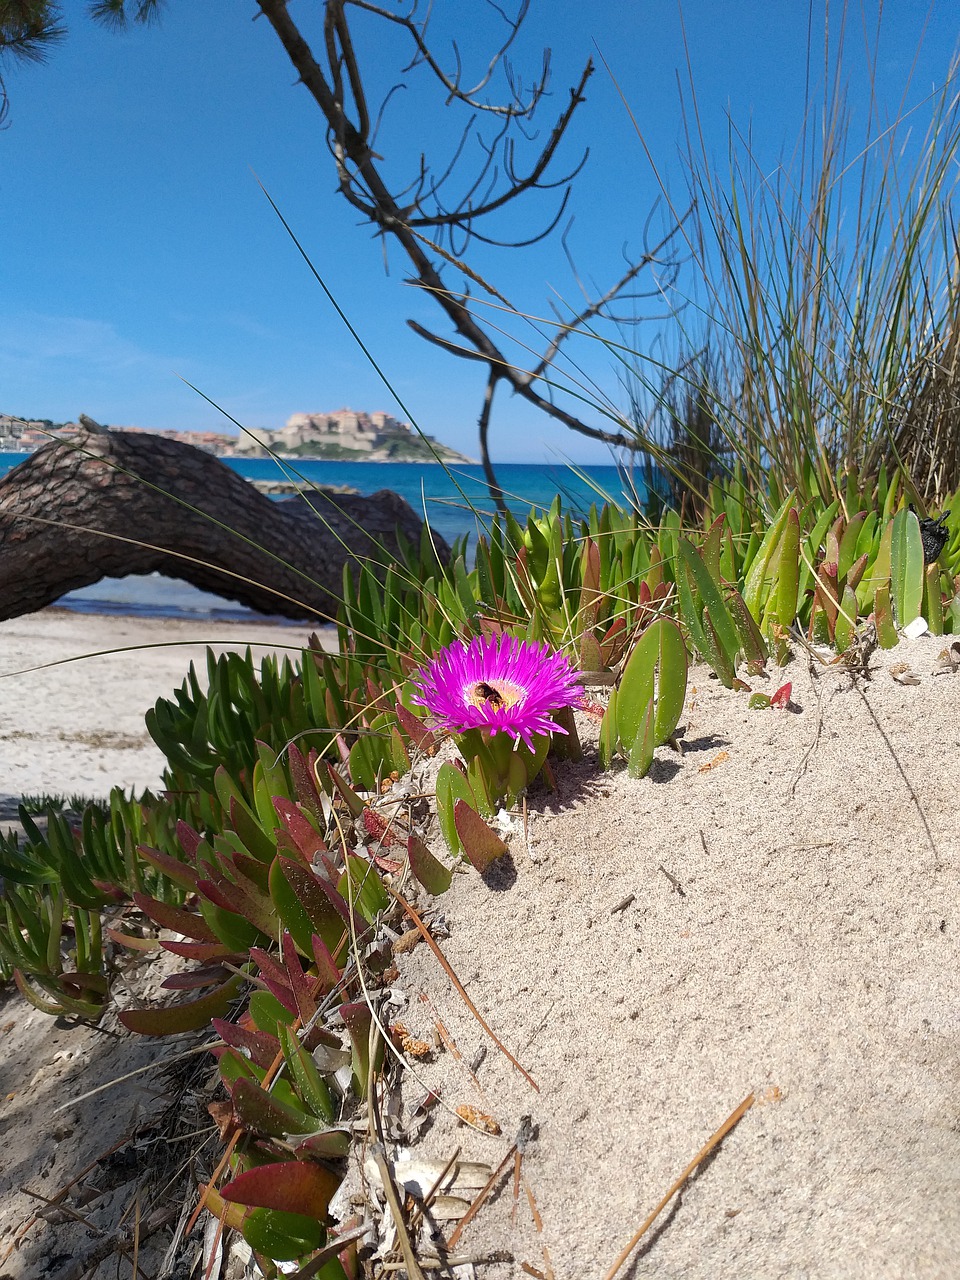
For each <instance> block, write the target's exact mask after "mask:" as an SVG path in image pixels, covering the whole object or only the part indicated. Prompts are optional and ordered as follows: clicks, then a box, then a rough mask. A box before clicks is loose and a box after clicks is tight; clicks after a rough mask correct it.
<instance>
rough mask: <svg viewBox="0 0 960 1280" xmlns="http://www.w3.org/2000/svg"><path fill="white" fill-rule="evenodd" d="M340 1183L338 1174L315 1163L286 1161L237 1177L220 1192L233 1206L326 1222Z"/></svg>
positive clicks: (249, 1171)
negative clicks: (301, 1216)
mask: <svg viewBox="0 0 960 1280" xmlns="http://www.w3.org/2000/svg"><path fill="white" fill-rule="evenodd" d="M340 1182H341V1179H340V1178H339V1177H338V1176H337V1174H335V1173H331V1171H330V1170H329V1169H326V1168H324V1167H323V1166H322V1165H319V1164H314V1163H313V1162H312V1161H308V1160H284V1161H282V1162H281V1163H280V1164H263V1165H260V1166H259V1167H258V1168H256V1169H248V1170H247V1172H246V1173H240V1174H237V1176H236V1177H235V1178H234V1179H233V1181H232V1182H228V1183H227V1185H226V1186H225V1187H221V1189H220V1192H221V1195H222V1196H223V1198H224V1200H228V1201H230V1202H232V1203H233V1204H244V1205H251V1206H255V1207H256V1208H260V1209H278V1210H279V1211H280V1212H281V1213H302V1214H303V1215H304V1217H306V1218H315V1219H317V1220H319V1221H322V1220H323V1219H324V1218H325V1217H326V1216H327V1209H328V1207H329V1205H330V1201H331V1199H332V1198H333V1196H334V1195H335V1194H336V1192H337V1190H338V1189H339V1187H340Z"/></svg>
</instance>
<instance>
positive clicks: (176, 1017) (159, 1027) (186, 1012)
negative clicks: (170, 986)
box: [117, 974, 244, 1036]
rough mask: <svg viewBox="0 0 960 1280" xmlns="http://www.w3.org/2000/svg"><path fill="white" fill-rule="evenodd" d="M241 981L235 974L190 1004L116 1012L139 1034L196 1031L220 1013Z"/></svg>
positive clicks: (158, 1034) (234, 994) (240, 977)
mask: <svg viewBox="0 0 960 1280" xmlns="http://www.w3.org/2000/svg"><path fill="white" fill-rule="evenodd" d="M243 981H244V979H243V978H242V976H240V975H239V974H238V975H236V976H235V977H233V978H231V979H230V981H229V982H225V983H224V984H223V986H222V987H219V988H218V989H217V990H216V991H211V992H210V993H209V995H205V996H201V997H200V999H199V1000H192V1001H190V1003H189V1004H176V1005H171V1006H170V1007H169V1008H166V1009H124V1010H123V1012H122V1013H120V1014H118V1015H117V1016H118V1017H119V1019H120V1021H121V1022H122V1023H123V1025H124V1026H125V1027H126V1028H127V1030H128V1031H135V1032H136V1033H137V1034H138V1035H142V1036H175V1035H179V1034H180V1032H181V1031H199V1030H200V1028H201V1027H205V1026H207V1025H208V1024H209V1022H210V1019H211V1018H221V1017H223V1015H224V1014H225V1013H226V1012H227V1009H228V1008H229V1007H230V1001H231V1000H233V999H234V998H235V997H236V995H237V994H238V992H239V991H240V989H241V987H242V985H243Z"/></svg>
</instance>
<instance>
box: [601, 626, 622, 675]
mask: <svg viewBox="0 0 960 1280" xmlns="http://www.w3.org/2000/svg"><path fill="white" fill-rule="evenodd" d="M626 633H627V624H626V623H625V622H624V620H623V618H617V619H616V620H615V621H614V622H613V623H612V624H611V626H610V627H609V629H608V630H607V632H606V634H605V635H604V637H603V639H602V640H601V641H600V657H601V663H600V670H601V671H603V670H605V669H606V668H607V667H610V666H613V659H614V656H615V654H616V653H617V651H618V650H619V648H620V646H621V644H623V643H624V642H625V640H626Z"/></svg>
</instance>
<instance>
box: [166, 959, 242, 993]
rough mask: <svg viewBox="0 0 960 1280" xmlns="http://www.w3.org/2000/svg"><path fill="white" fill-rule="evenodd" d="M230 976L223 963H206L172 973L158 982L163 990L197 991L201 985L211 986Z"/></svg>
mask: <svg viewBox="0 0 960 1280" xmlns="http://www.w3.org/2000/svg"><path fill="white" fill-rule="evenodd" d="M229 977H230V972H229V970H227V969H224V967H223V965H220V964H217V965H207V966H206V967H202V968H199V969H191V970H189V972H188V973H174V974H171V976H170V977H169V978H164V980H163V981H162V982H161V983H160V985H161V987H163V989H164V991H199V989H200V988H201V987H212V986H213V985H214V983H216V982H223V981H224V979H226V978H229Z"/></svg>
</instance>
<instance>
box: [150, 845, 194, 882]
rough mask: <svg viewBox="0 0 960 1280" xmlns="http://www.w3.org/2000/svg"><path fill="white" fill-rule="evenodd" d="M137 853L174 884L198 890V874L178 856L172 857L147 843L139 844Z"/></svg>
mask: <svg viewBox="0 0 960 1280" xmlns="http://www.w3.org/2000/svg"><path fill="white" fill-rule="evenodd" d="M137 853H138V854H139V855H140V857H141V858H143V859H144V861H145V862H149V863H150V865H151V867H156V869H157V870H158V871H160V872H162V873H163V874H164V875H165V876H166V877H167V879H168V880H172V881H173V883H174V884H178V885H180V887H181V888H182V889H191V890H193V891H194V892H196V888H197V879H198V876H197V873H196V871H194V869H193V867H188V866H187V864H186V863H185V862H181V861H180V860H179V859H178V858H171V857H170V855H169V854H168V853H161V852H160V850H159V849H151V848H150V846H149V845H146V844H141V845H137Z"/></svg>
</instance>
